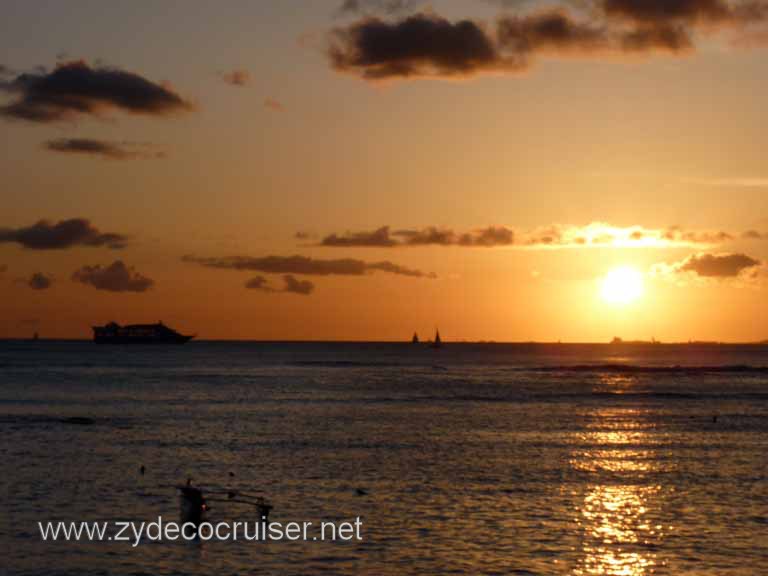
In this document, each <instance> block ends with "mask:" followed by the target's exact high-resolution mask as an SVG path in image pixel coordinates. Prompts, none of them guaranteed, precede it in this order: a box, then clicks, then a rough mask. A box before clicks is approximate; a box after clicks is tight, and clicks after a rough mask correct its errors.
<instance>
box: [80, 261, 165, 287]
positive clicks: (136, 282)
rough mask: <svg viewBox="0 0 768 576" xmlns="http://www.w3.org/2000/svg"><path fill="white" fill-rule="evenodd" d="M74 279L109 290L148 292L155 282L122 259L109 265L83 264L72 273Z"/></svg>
mask: <svg viewBox="0 0 768 576" xmlns="http://www.w3.org/2000/svg"><path fill="white" fill-rule="evenodd" d="M72 280H74V281H75V282H81V283H83V284H88V285H90V286H93V287H94V288H96V289H97V290H106V291H109V292H146V291H147V290H149V289H150V288H152V286H153V285H154V283H155V282H154V281H153V280H152V279H150V278H147V277H146V276H143V275H142V274H139V273H138V272H136V270H135V269H134V268H133V266H126V265H125V263H123V261H122V260H115V261H114V262H113V263H112V264H110V265H109V266H101V265H96V266H83V267H82V268H80V269H79V270H76V271H75V272H74V273H73V274H72Z"/></svg>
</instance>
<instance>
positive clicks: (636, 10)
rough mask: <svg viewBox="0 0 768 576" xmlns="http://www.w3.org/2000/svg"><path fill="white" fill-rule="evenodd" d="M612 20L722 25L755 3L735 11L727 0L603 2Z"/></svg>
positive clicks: (620, 0)
mask: <svg viewBox="0 0 768 576" xmlns="http://www.w3.org/2000/svg"><path fill="white" fill-rule="evenodd" d="M601 4H602V7H603V9H604V11H605V14H606V15H607V16H608V17H612V18H615V17H619V18H623V19H627V20H631V21H634V22H642V23H646V24H651V25H658V24H667V23H670V22H678V23H689V24H695V23H719V22H723V21H728V20H733V19H735V18H737V17H738V16H739V14H740V13H741V12H742V11H743V9H744V7H746V6H749V5H752V6H755V5H756V3H754V2H743V3H742V4H741V8H738V9H737V8H734V7H733V6H731V5H730V4H729V3H727V2H725V1H723V0H602V2H601Z"/></svg>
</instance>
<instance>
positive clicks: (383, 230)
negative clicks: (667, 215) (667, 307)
mask: <svg viewBox="0 0 768 576" xmlns="http://www.w3.org/2000/svg"><path fill="white" fill-rule="evenodd" d="M753 234H756V233H754V232H753ZM736 238H737V236H736V235H734V234H731V233H729V232H725V231H722V230H684V229H683V228H681V227H679V226H670V227H668V228H645V227H643V226H624V227H621V226H613V225H611V224H607V223H604V222H592V223H590V224H587V225H586V226H564V225H560V224H552V225H549V226H544V227H541V228H535V229H533V230H513V229H512V228H509V227H507V226H488V227H485V228H478V229H475V230H471V231H468V232H456V231H454V230H452V229H451V228H441V227H438V226H427V227H425V228H417V229H399V230H392V228H391V227H390V226H382V227H380V228H376V229H375V230H370V231H354V232H345V233H344V234H330V235H328V236H325V237H324V238H323V239H322V240H321V241H320V243H319V246H324V247H331V248H355V247H368V248H394V247H403V246H412V247H415V246H464V247H486V248H491V247H499V246H506V247H516V248H525V249H566V248H672V247H691V246H699V247H701V246H709V245H715V244H724V243H727V242H731V241H733V240H735V239H736ZM749 238H755V236H754V235H750V236H749Z"/></svg>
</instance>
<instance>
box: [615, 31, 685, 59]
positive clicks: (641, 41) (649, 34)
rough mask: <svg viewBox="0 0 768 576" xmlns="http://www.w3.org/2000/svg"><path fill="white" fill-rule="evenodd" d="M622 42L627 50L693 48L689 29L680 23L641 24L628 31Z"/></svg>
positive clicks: (677, 49) (681, 49)
mask: <svg viewBox="0 0 768 576" xmlns="http://www.w3.org/2000/svg"><path fill="white" fill-rule="evenodd" d="M621 42H622V47H623V49H624V50H626V51H627V52H647V51H649V50H653V49H656V48H659V49H664V50H668V51H670V52H682V51H684V50H690V49H692V48H693V41H692V40H691V37H690V34H689V33H688V30H686V28H685V27H684V26H679V25H666V24H664V25H662V24H658V25H655V26H640V27H638V28H635V29H634V30H630V31H628V32H626V33H625V34H624V35H623V36H622V38H621Z"/></svg>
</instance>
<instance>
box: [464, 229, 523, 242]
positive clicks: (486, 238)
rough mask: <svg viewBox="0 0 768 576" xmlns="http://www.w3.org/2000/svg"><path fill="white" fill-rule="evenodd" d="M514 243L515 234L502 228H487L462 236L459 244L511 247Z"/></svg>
mask: <svg viewBox="0 0 768 576" xmlns="http://www.w3.org/2000/svg"><path fill="white" fill-rule="evenodd" d="M514 243H515V233H514V232H513V231H512V230H510V229H509V228H505V227H504V226H489V227H488V228H483V229H482V230H477V231H475V232H470V233H468V234H462V235H461V237H460V238H459V244H461V245H462V246H485V247H491V246H511V245H512V244H514Z"/></svg>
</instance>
